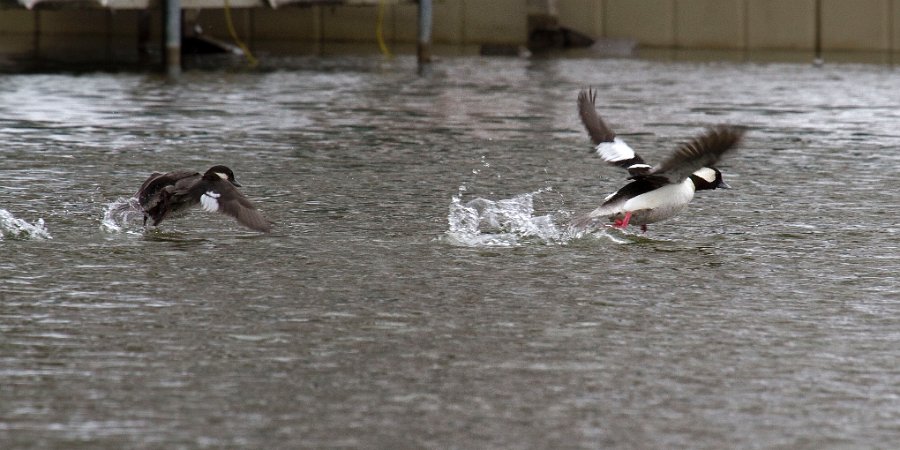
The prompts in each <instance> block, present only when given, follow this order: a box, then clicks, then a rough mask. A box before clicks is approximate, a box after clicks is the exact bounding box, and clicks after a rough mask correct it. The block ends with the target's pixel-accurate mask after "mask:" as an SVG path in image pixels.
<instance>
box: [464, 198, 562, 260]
mask: <svg viewBox="0 0 900 450" xmlns="http://www.w3.org/2000/svg"><path fill="white" fill-rule="evenodd" d="M541 192H542V191H537V192H532V193H527V194H520V195H517V196H515V197H513V198H509V199H501V200H488V199H486V198H481V197H479V198H475V199H474V200H470V201H468V202H466V203H463V202H462V200H461V199H460V197H458V196H453V199H452V201H451V202H450V214H449V215H448V216H447V221H448V222H449V224H450V229H449V230H448V231H447V236H448V237H449V239H450V240H451V242H453V243H456V244H459V245H465V246H472V247H514V246H517V245H519V244H520V243H521V241H522V240H527V239H536V240H539V241H542V242H544V243H553V242H559V241H561V240H563V239H565V235H566V232H565V230H560V229H559V228H558V227H557V226H556V224H555V223H554V221H553V216H552V215H549V214H548V215H544V216H535V215H534V195H535V194H539V193H541Z"/></svg>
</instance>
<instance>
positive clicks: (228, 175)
mask: <svg viewBox="0 0 900 450" xmlns="http://www.w3.org/2000/svg"><path fill="white" fill-rule="evenodd" d="M235 186H237V187H240V186H241V185H240V184H239V183H238V182H237V181H235V179H234V172H232V171H231V169H229V168H228V167H225V166H213V167H211V168H210V169H209V170H207V171H206V173H204V174H203V175H202V176H201V175H200V173H199V172H192V171H188V170H180V171H175V172H168V173H158V172H157V173H153V174H152V175H150V177H149V178H147V180H146V181H144V184H142V185H141V188H140V189H139V190H138V192H137V194H135V197H137V199H138V202H139V203H140V205H141V208H142V209H143V210H144V226H146V225H147V220H148V219H151V220H152V224H153V226H157V225H159V224H160V222H162V221H163V220H165V219H168V218H170V217H177V216H180V215H181V214H183V213H185V212H186V211H187V210H188V209H190V208H192V207H194V206H197V205H199V206H200V207H201V208H202V209H203V210H204V211H209V212H220V213H223V214H226V215H229V216H231V217H234V218H235V219H237V221H238V223H240V224H241V225H243V226H245V227H247V228H250V229H252V230H256V231H262V232H269V231H271V230H272V223H271V222H269V221H268V219H266V218H265V217H263V215H262V214H260V212H259V211H257V210H256V207H254V206H253V204H252V203H250V200H247V197H244V194H241V192H240V191H238V190H237V189H235Z"/></svg>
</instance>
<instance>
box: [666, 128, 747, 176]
mask: <svg viewBox="0 0 900 450" xmlns="http://www.w3.org/2000/svg"><path fill="white" fill-rule="evenodd" d="M744 131H745V129H744V128H740V127H734V126H727V125H720V126H717V127H714V128H710V129H709V130H708V131H707V132H706V133H704V134H702V135H700V136H698V137H696V138H694V139H693V140H692V141H690V142H687V143H684V144H681V145H680V146H679V147H678V148H677V149H675V152H673V153H672V155H671V156H669V157H668V158H667V159H666V160H665V161H663V162H661V163H660V164H659V165H658V166H656V167H654V168H653V169H652V170H651V171H650V173H652V174H654V175H659V176H664V177H666V178H667V179H668V180H669V182H670V183H680V182H681V181H684V179H685V178H687V177H689V176H691V174H692V173H694V172H695V171H697V170H698V169H700V168H702V167H711V166H714V165H716V163H717V162H719V160H720V159H721V158H722V156H723V155H724V154H725V153H727V152H729V151H731V150H734V149H735V148H736V147H737V145H738V143H739V142H740V141H741V137H743V135H744Z"/></svg>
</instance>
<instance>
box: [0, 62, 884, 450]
mask: <svg viewBox="0 0 900 450" xmlns="http://www.w3.org/2000/svg"><path fill="white" fill-rule="evenodd" d="M280 63H281V64H282V65H283V66H286V67H287V68H281V69H270V70H263V71H259V72H241V71H229V72H225V71H189V72H187V73H185V75H184V76H183V77H182V79H181V80H180V81H179V82H177V83H169V82H166V81H165V80H163V79H161V78H157V77H155V76H152V75H143V74H127V73H125V74H106V73H87V74H75V75H68V74H62V75H41V74H28V75H2V76H0V136H2V139H3V143H2V146H0V155H2V164H0V210H2V211H6V212H7V213H8V214H9V215H11V216H13V217H14V218H15V219H17V220H19V221H21V222H18V223H19V225H14V224H12V222H10V220H12V219H9V220H7V221H6V222H0V223H2V224H4V225H3V226H4V227H5V228H4V229H3V230H2V231H3V235H2V237H3V239H2V241H0V444H2V445H0V446H2V447H3V448H16V449H18V448H92V449H93V448H104V449H105V448H109V449H114V448H115V449H118V448H208V447H212V448H222V447H225V448H236V447H243V448H260V449H262V448H296V447H320V448H335V447H357V448H409V447H426V448H579V447H581V448H602V447H626V448H686V447H689V448H734V447H741V448H769V447H789V448H821V447H824V448H834V447H866V448H878V447H881V448H886V447H892V446H893V445H896V443H897V442H898V441H900V364H898V362H900V304H898V300H900V295H898V290H900V289H898V284H897V281H896V276H897V273H898V271H900V251H898V243H900V234H898V215H897V207H898V205H900V190H898V187H897V186H898V181H897V180H898V179H900V153H898V151H897V147H898V146H900V131H898V130H900V128H898V123H900V75H898V72H897V70H896V69H893V68H889V67H883V66H863V65H858V66H857V65H832V66H826V67H823V68H814V67H811V66H805V65H790V64H772V65H756V64H733V63H676V62H653V61H640V60H593V59H533V60H521V59H484V58H477V57H459V58H447V59H444V60H442V61H440V62H439V63H438V64H436V65H435V67H434V70H433V72H432V73H431V74H429V75H428V76H424V77H419V76H417V75H416V74H415V64H414V62H413V61H412V60H411V59H408V58H398V59H395V60H391V61H384V60H381V59H379V58H370V57H332V58H324V59H298V60H290V59H286V60H283V61H280ZM588 85H591V86H594V87H595V88H597V89H598V90H599V92H600V94H599V97H598V104H599V105H600V108H601V113H602V114H604V116H605V117H606V118H607V120H608V121H609V122H610V124H611V125H612V126H613V127H614V129H615V130H617V131H618V132H619V134H620V136H621V137H622V138H624V139H625V140H626V141H627V142H629V143H630V144H631V146H632V147H634V148H636V149H638V150H639V151H640V152H641V153H642V155H643V156H644V157H645V158H646V159H648V160H651V161H659V160H660V159H661V158H663V157H664V156H665V155H666V154H667V153H668V152H669V151H670V150H671V149H672V148H674V146H675V145H676V144H677V143H679V142H682V141H684V140H687V139H689V138H690V137H692V136H694V135H696V134H697V133H699V132H702V130H703V127H705V126H708V125H712V124H716V123H731V124H741V125H746V126H748V127H749V129H750V131H749V132H748V134H747V137H746V140H745V142H744V144H743V145H742V147H741V149H740V150H739V151H738V152H736V153H734V154H733V155H731V157H730V158H729V159H727V160H726V161H725V162H724V163H723V164H722V165H721V166H720V168H721V169H722V170H723V172H724V173H725V178H726V181H727V182H728V183H729V184H731V185H732V187H733V188H734V189H732V190H729V191H712V192H701V193H698V195H697V196H696V197H695V199H694V202H693V203H692V205H691V207H690V209H689V210H688V211H687V212H685V213H683V214H681V215H680V216H678V217H677V218H675V219H673V220H671V221H668V222H663V223H659V224H653V225H651V226H650V230H649V232H648V233H647V234H645V235H641V234H640V233H639V232H638V233H637V234H633V233H619V232H614V231H609V232H604V231H601V232H597V233H593V234H588V235H580V236H573V235H571V234H568V233H567V232H566V231H565V226H564V224H565V221H566V220H567V219H569V218H571V217H572V216H573V215H576V214H579V213H582V212H586V211H588V210H590V209H592V208H594V207H596V206H597V204H598V203H599V202H600V201H601V200H602V198H603V197H604V196H605V195H606V194H608V193H610V192H612V191H613V190H615V189H617V188H618V187H620V186H621V185H622V184H623V183H624V182H625V180H624V178H625V177H624V173H620V172H619V171H618V170H617V169H616V168H612V167H607V166H605V165H604V164H602V162H601V161H599V159H598V158H596V157H595V156H592V155H590V153H589V151H590V144H589V142H588V139H587V136H586V134H585V132H584V131H583V129H582V127H581V125H580V123H579V119H578V117H577V115H576V111H575V98H576V95H577V93H578V90H579V89H580V88H582V87H584V86H588ZM214 164H226V165H228V166H230V167H231V168H232V169H234V171H235V172H236V174H237V179H238V181H240V182H241V183H242V184H243V185H244V187H243V188H242V190H243V192H244V193H245V194H246V195H247V196H248V197H249V198H250V199H252V200H253V201H254V202H255V203H256V204H257V205H258V206H259V208H260V209H261V210H262V211H263V212H264V213H265V214H266V215H267V216H268V217H270V218H271V219H272V220H274V221H275V222H276V229H275V231H274V232H273V233H272V234H268V235H266V234H258V233H254V232H251V231H246V230H243V229H241V228H240V227H239V226H238V225H237V224H236V223H234V222H233V221H231V220H229V219H227V218H224V217H219V216H215V215H209V214H206V213H202V212H200V211H197V212H195V213H193V214H191V215H189V216H188V217H185V218H182V219H178V220H173V221H171V222H165V223H164V224H163V226H162V227H160V229H158V230H144V229H143V228H142V227H141V225H140V220H139V219H138V220H131V221H129V220H127V218H122V217H119V218H118V221H114V223H113V224H112V226H109V224H108V223H107V224H104V216H105V215H107V214H108V213H109V211H110V210H111V208H112V207H113V206H115V205H117V204H119V205H121V204H122V202H125V201H127V198H128V197H130V196H131V195H132V194H133V193H134V191H135V190H136V189H137V187H138V186H139V185H140V183H141V182H142V181H143V179H144V178H145V177H146V176H147V175H149V173H150V172H152V171H155V170H157V171H159V170H161V171H167V170H175V169H183V168H189V169H194V170H200V171H203V170H205V169H206V168H208V167H209V166H211V165H214ZM473 201H475V202H476V203H479V202H480V204H481V205H487V206H488V208H489V209H491V212H492V213H494V214H495V215H497V217H499V219H498V220H496V221H495V222H494V223H493V224H491V223H489V222H490V220H487V219H488V218H486V217H483V216H479V214H481V213H482V212H484V210H479V211H481V212H479V211H474V210H471V209H467V207H466V206H467V205H472V204H473V203H471V202H473ZM532 208H533V209H532ZM473 211H474V212H473ZM466 214H469V215H470V217H468V219H467V218H466ZM472 214H474V215H475V216H474V217H471V215H472ZM495 218H496V217H495ZM38 219H42V220H43V225H41V224H40V223H38ZM469 219H471V220H469ZM466 220H468V222H467V221H466ZM17 226H18V228H16V227H17ZM42 232H43V233H44V234H42Z"/></svg>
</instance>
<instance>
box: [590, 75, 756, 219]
mask: <svg viewBox="0 0 900 450" xmlns="http://www.w3.org/2000/svg"><path fill="white" fill-rule="evenodd" d="M596 97H597V93H596V92H593V91H591V90H587V91H584V90H582V91H581V92H580V93H579V94H578V114H579V116H581V122H582V123H583V124H584V127H585V129H587V132H588V135H590V137H591V141H592V142H593V143H594V145H595V146H596V147H595V149H596V152H597V154H599V155H600V157H601V158H603V160H604V161H606V162H607V163H609V164H612V165H615V166H619V167H622V168H624V169H626V170H628V173H629V174H630V175H631V176H630V177H629V179H631V180H634V181H632V182H630V183H628V184H626V185H625V186H624V187H622V188H621V189H619V190H618V191H616V192H613V193H612V194H610V195H609V196H607V197H606V198H605V199H604V201H603V204H601V205H600V207H599V208H597V209H595V210H593V211H591V212H590V213H588V214H586V215H584V216H582V217H579V218H577V219H575V220H574V221H573V225H574V226H575V227H578V228H585V227H587V226H589V225H592V224H594V223H595V222H597V221H600V220H604V219H606V220H609V221H611V222H613V226H614V227H616V228H622V229H624V228H625V227H627V226H628V225H629V224H630V225H640V226H641V230H642V231H647V224H649V223H654V222H659V221H662V220H666V219H669V218H672V217H673V216H675V215H676V214H678V213H679V212H680V211H681V210H682V209H684V208H685V207H686V206H687V205H688V203H690V202H691V200H692V199H693V198H694V191H697V190H705V189H727V188H729V186H728V185H727V184H725V181H724V180H723V179H722V172H720V171H719V169H716V168H713V167H712V166H713V165H714V164H715V163H716V162H718V161H719V159H720V158H721V157H722V155H724V154H725V153H726V152H728V151H730V150H733V149H734V148H735V147H736V146H737V144H738V143H739V142H740V140H741V137H742V136H743V134H744V129H742V128H739V127H733V126H726V125H719V126H717V127H714V128H711V129H709V130H708V131H707V132H706V133H704V134H702V135H700V136H698V137H696V138H694V140H692V141H690V142H688V143H684V144H681V145H680V146H678V148H677V149H675V151H674V152H673V153H672V154H671V155H670V156H669V157H668V158H667V159H666V160H664V161H663V162H662V163H660V164H657V165H656V166H650V165H649V164H647V163H646V162H644V159H643V158H641V157H640V156H638V155H637V154H636V153H635V152H634V150H632V149H631V147H629V146H628V144H626V143H625V142H624V141H622V140H621V139H619V138H618V137H616V134H615V133H613V131H612V130H611V129H610V128H609V127H608V126H607V125H606V123H604V122H603V119H601V118H600V116H599V115H597V110H596V107H595V100H596Z"/></svg>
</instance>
